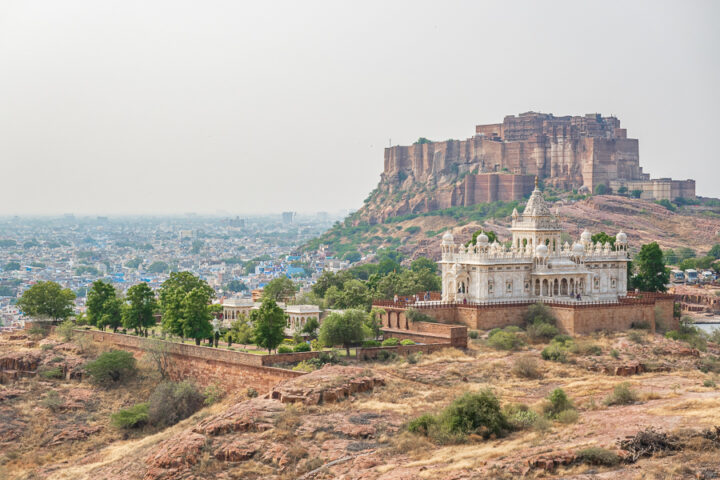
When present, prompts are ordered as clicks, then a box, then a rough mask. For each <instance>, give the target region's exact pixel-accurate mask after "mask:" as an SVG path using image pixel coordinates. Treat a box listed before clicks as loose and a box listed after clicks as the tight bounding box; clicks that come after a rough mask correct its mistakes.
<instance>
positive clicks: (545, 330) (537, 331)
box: [525, 320, 558, 342]
mask: <svg viewBox="0 0 720 480" xmlns="http://www.w3.org/2000/svg"><path fill="white" fill-rule="evenodd" d="M525 330H526V332H527V336H528V338H529V339H530V341H533V342H537V341H540V340H550V339H551V338H553V337H555V336H556V335H557V334H558V329H557V327H555V326H554V325H551V324H549V323H547V322H543V321H539V320H536V321H535V322H533V323H532V324H530V325H528V326H527V328H526V329H525Z"/></svg>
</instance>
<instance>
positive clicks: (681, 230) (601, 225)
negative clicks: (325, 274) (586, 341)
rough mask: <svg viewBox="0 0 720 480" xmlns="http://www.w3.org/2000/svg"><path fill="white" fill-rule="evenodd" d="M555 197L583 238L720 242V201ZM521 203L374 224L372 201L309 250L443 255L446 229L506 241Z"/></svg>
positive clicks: (566, 222) (673, 244) (696, 245)
mask: <svg viewBox="0 0 720 480" xmlns="http://www.w3.org/2000/svg"><path fill="white" fill-rule="evenodd" d="M550 198H553V197H550ZM555 198H558V200H557V201H556V202H555V205H554V206H553V212H555V213H556V214H557V215H558V217H559V219H560V221H561V223H562V225H563V228H564V229H565V230H566V231H567V233H568V234H569V235H570V236H571V237H572V238H577V237H578V236H579V235H580V232H582V230H583V229H584V228H587V229H588V230H590V231H591V232H593V233H597V232H600V231H605V232H607V233H609V234H615V233H617V232H618V231H619V230H623V231H625V232H626V233H627V234H628V238H629V240H630V244H631V246H632V247H635V248H639V246H640V245H642V244H644V243H649V242H653V241H657V242H658V243H659V244H660V246H661V247H662V248H663V249H665V248H678V247H690V248H692V249H694V250H696V251H697V252H698V253H699V254H703V253H705V252H707V251H708V250H709V249H710V247H712V245H714V244H715V243H720V236H718V233H720V204H718V202H717V201H709V200H706V201H703V202H702V204H701V205H697V206H692V205H690V206H684V207H678V208H677V209H676V210H675V211H672V210H669V209H668V208H666V207H664V206H662V205H659V204H656V203H654V202H649V201H646V200H639V199H634V198H627V197H622V196H616V195H595V196H591V197H588V198H583V199H579V200H576V199H574V198H573V195H572V194H565V195H561V196H560V197H555ZM516 206H517V208H518V210H519V211H522V208H523V207H524V203H523V202H494V203H489V204H478V205H473V206H469V207H452V208H448V209H445V210H436V211H431V212H427V213H420V214H407V215H401V216H395V217H389V218H387V219H385V220H384V221H383V222H379V223H376V224H374V225H372V224H370V223H369V222H367V221H365V220H363V219H366V218H369V217H370V216H373V215H374V214H373V213H372V212H373V210H376V208H377V205H375V203H374V202H368V203H366V204H365V205H364V206H363V208H362V209H360V210H359V211H358V212H356V213H354V214H352V215H351V216H349V217H348V218H347V219H346V220H345V221H344V222H343V223H338V224H336V225H335V226H334V227H333V228H332V229H330V230H329V231H328V232H326V233H325V234H323V235H322V236H321V237H319V238H317V239H315V240H313V241H311V242H309V243H308V244H307V245H306V246H305V248H306V249H314V248H317V246H318V245H320V244H325V245H328V247H329V250H330V251H332V252H334V253H336V254H337V255H339V256H342V255H345V254H346V253H347V252H353V251H359V252H361V253H363V254H367V253H371V252H373V251H375V250H377V249H378V248H397V249H398V250H400V251H401V252H403V253H404V254H405V255H406V256H407V257H408V258H409V259H412V258H416V257H418V256H427V257H430V258H433V259H438V258H439V255H440V237H441V236H442V233H443V232H444V231H445V230H451V231H452V233H453V235H455V238H456V239H457V241H462V242H465V241H467V240H469V239H470V237H471V236H472V233H473V232H475V231H476V230H479V229H485V230H493V231H495V232H496V233H497V234H498V235H499V238H500V240H501V241H504V240H508V239H509V238H510V232H509V230H508V228H509V227H510V214H511V213H512V210H513V208H514V207H516ZM386 208H387V207H386Z"/></svg>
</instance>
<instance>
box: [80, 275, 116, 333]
mask: <svg viewBox="0 0 720 480" xmlns="http://www.w3.org/2000/svg"><path fill="white" fill-rule="evenodd" d="M87 315H88V320H89V321H90V324H91V325H95V326H96V327H98V328H100V329H101V330H105V327H110V328H112V329H113V330H117V329H118V327H120V325H122V300H121V299H119V298H118V296H117V292H115V287H113V286H112V285H110V284H109V283H106V282H103V281H102V280H96V281H94V282H93V283H92V285H91V286H90V290H89V291H88V295H87Z"/></svg>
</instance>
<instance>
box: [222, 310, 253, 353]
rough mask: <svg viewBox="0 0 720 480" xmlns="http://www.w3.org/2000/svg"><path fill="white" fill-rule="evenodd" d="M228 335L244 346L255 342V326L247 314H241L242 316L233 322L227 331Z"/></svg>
mask: <svg viewBox="0 0 720 480" xmlns="http://www.w3.org/2000/svg"><path fill="white" fill-rule="evenodd" d="M227 336H228V338H230V339H232V340H231V341H233V342H235V343H239V344H240V345H242V346H243V348H245V346H246V345H247V344H249V343H252V342H253V327H252V326H251V325H250V322H249V321H248V318H247V316H246V315H240V317H239V318H238V319H237V320H235V321H234V322H233V323H232V325H231V326H230V330H228V332H227ZM228 343H229V342H228Z"/></svg>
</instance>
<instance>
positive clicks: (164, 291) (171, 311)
mask: <svg viewBox="0 0 720 480" xmlns="http://www.w3.org/2000/svg"><path fill="white" fill-rule="evenodd" d="M214 297H215V291H214V290H213V289H212V288H211V287H210V285H208V284H207V282H205V280H202V279H200V278H198V277H196V276H195V275H193V274H192V273H190V272H173V273H171V274H170V277H169V278H168V279H167V280H165V282H164V283H163V284H162V287H160V308H161V310H162V314H163V318H162V324H163V329H164V330H165V331H167V332H169V333H172V334H174V335H178V336H181V337H190V338H194V339H195V343H196V344H197V345H200V340H201V339H203V338H208V337H209V336H210V335H211V334H212V325H211V324H210V319H211V317H212V316H211V314H210V311H209V305H210V300H211V299H212V298H214Z"/></svg>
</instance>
